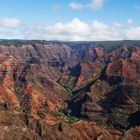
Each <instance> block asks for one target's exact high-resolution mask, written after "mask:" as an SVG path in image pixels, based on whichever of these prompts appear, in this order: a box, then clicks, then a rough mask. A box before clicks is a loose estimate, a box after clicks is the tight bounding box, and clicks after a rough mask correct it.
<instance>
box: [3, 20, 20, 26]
mask: <svg viewBox="0 0 140 140" xmlns="http://www.w3.org/2000/svg"><path fill="white" fill-rule="evenodd" d="M19 25H20V20H18V19H12V18H4V19H0V26H4V27H9V28H16V27H18V26H19Z"/></svg>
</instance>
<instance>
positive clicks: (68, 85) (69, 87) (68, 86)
mask: <svg viewBox="0 0 140 140" xmlns="http://www.w3.org/2000/svg"><path fill="white" fill-rule="evenodd" d="M74 83H75V80H70V81H69V82H68V83H67V84H66V85H65V86H64V87H65V88H66V89H67V90H68V91H69V92H72V88H73V86H74Z"/></svg>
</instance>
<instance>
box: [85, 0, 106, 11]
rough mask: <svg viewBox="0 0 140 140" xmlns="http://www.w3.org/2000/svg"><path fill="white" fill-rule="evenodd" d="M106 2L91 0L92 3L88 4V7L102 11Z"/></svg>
mask: <svg viewBox="0 0 140 140" xmlns="http://www.w3.org/2000/svg"><path fill="white" fill-rule="evenodd" d="M104 2H105V0H90V3H89V4H88V7H91V8H92V9H95V10H96V9H101V8H102V7H103V6H104Z"/></svg>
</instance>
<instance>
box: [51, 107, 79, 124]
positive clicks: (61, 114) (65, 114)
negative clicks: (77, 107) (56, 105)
mask: <svg viewBox="0 0 140 140" xmlns="http://www.w3.org/2000/svg"><path fill="white" fill-rule="evenodd" d="M52 115H53V116H54V117H58V118H59V120H61V121H63V122H67V123H74V122H77V121H79V119H78V118H76V117H74V116H71V110H70V109H59V110H58V111H57V112H53V113H52Z"/></svg>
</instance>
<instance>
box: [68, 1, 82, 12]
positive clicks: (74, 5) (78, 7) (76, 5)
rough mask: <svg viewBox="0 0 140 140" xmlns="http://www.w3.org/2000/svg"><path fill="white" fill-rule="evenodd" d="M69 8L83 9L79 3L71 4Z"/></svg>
mask: <svg viewBox="0 0 140 140" xmlns="http://www.w3.org/2000/svg"><path fill="white" fill-rule="evenodd" d="M69 7H70V8H72V9H75V10H80V9H82V8H83V5H82V4H81V3H76V2H71V3H70V4H69Z"/></svg>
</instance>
